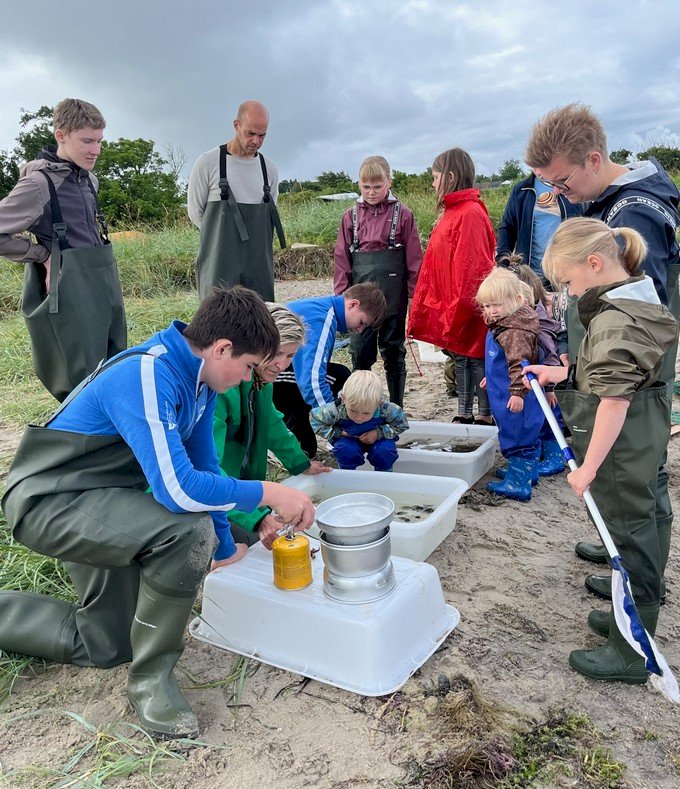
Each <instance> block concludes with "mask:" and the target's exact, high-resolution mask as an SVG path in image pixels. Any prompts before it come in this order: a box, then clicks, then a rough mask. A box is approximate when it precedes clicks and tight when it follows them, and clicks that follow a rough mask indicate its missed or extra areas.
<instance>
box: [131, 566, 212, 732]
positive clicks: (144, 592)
mask: <svg viewBox="0 0 680 789" xmlns="http://www.w3.org/2000/svg"><path fill="white" fill-rule="evenodd" d="M194 599H195V597H193V596H192V597H172V596H170V595H167V594H160V593H159V592H157V591H156V590H154V589H152V588H151V587H150V586H149V585H148V584H147V583H145V582H144V581H142V583H141V585H140V589H139V600H138V602H137V610H136V612H135V619H134V622H133V623H132V630H131V632H130V641H131V643H132V655H133V657H132V663H131V664H130V671H129V675H128V686H127V694H128V698H129V699H130V703H131V704H132V706H133V708H134V710H135V712H136V713H137V715H138V716H139V720H140V721H141V724H142V726H143V727H144V729H146V731H147V732H148V733H149V734H151V735H152V736H154V737H158V738H161V739H177V738H180V737H197V736H198V720H197V718H196V715H195V714H194V712H193V710H192V709H191V707H190V706H189V702H188V701H187V700H186V699H185V698H184V695H183V694H182V691H181V690H180V688H179V684H178V683H177V680H176V678H175V675H174V672H173V670H174V668H175V665H176V664H177V661H178V660H179V658H180V655H181V654H182V651H183V650H184V628H185V627H186V624H187V622H188V621H189V616H190V615H191V609H192V606H193V604H194Z"/></svg>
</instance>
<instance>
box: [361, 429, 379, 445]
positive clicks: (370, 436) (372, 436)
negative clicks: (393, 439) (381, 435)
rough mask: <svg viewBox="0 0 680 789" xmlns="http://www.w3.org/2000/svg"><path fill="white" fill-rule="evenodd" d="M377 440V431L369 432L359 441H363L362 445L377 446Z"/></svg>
mask: <svg viewBox="0 0 680 789" xmlns="http://www.w3.org/2000/svg"><path fill="white" fill-rule="evenodd" d="M377 440H378V431H377V430H368V431H366V432H365V433H362V434H361V435H360V436H359V441H361V443H362V444H375V442H376V441H377Z"/></svg>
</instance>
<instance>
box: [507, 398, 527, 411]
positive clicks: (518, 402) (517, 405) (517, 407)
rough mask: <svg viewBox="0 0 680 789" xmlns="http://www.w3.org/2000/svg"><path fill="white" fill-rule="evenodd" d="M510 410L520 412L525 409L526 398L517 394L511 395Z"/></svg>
mask: <svg viewBox="0 0 680 789" xmlns="http://www.w3.org/2000/svg"><path fill="white" fill-rule="evenodd" d="M508 410H509V411H512V413H513V414H519V413H520V412H521V411H523V410H524V400H523V399H522V398H521V397H518V396H517V395H510V399H509V400H508Z"/></svg>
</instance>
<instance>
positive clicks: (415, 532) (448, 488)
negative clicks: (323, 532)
mask: <svg viewBox="0 0 680 789" xmlns="http://www.w3.org/2000/svg"><path fill="white" fill-rule="evenodd" d="M283 484H284V485H288V486H289V487H291V488H297V489H298V490H302V491H304V492H305V493H307V494H308V495H309V496H311V497H312V498H314V499H318V500H320V501H325V500H326V499H329V498H331V496H339V495H340V494H341V493H359V492H360V493H382V494H383V496H388V497H389V498H390V499H392V501H393V502H394V504H395V513H396V514H395V518H394V520H393V521H392V523H391V524H390V540H391V544H392V555H393V556H403V557H404V558H405V559H412V560H413V561H416V562H421V561H423V560H424V559H427V557H428V556H429V555H430V554H431V553H432V551H434V549H435V548H436V547H437V546H438V545H439V543H440V542H442V540H443V539H444V538H445V537H447V536H448V535H449V534H451V532H452V531H453V528H454V526H455V525H456V514H457V512H458V500H459V499H460V497H461V496H462V495H463V493H465V491H466V490H467V489H468V486H467V483H466V482H463V481H462V480H460V479H452V478H451V477H432V476H421V475H418V476H416V475H415V474H398V473H395V472H385V471H362V472H361V473H358V472H357V471H345V470H342V469H333V471H329V472H328V473H326V474H315V475H314V476H311V477H310V476H308V475H305V474H299V475H298V476H296V477H290V478H289V479H286V480H284V482H283ZM414 505H415V506H422V507H433V508H434V511H433V512H431V513H423V514H422V516H421V517H420V519H419V520H415V521H413V522H410V523H408V522H405V521H404V520H399V510H400V508H401V507H403V506H414ZM309 533H310V534H311V535H312V536H313V537H318V536H319V529H318V527H317V525H316V524H314V526H312V528H311V529H310V530H309Z"/></svg>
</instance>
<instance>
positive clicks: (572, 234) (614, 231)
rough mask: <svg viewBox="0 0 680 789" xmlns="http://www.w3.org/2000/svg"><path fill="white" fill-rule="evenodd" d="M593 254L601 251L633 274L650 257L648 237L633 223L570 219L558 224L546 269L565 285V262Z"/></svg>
mask: <svg viewBox="0 0 680 789" xmlns="http://www.w3.org/2000/svg"><path fill="white" fill-rule="evenodd" d="M589 255H601V256H602V257H603V258H604V259H605V260H610V261H613V262H616V263H618V264H619V265H620V266H622V267H623V268H624V269H625V270H626V271H627V272H628V274H629V275H630V276H631V277H634V276H635V275H636V274H639V273H640V266H641V264H642V261H643V260H644V259H645V257H647V244H646V243H645V240H644V238H642V236H641V235H640V234H639V233H638V232H637V230H633V229H632V228H630V227H614V228H612V227H609V226H608V225H605V223H604V222H602V221H601V220H600V219H590V218H588V217H577V218H574V219H567V220H566V221H565V222H562V224H561V225H560V226H559V227H558V228H557V230H556V231H555V234H554V235H553V237H552V239H551V241H550V243H549V244H548V248H547V249H546V251H545V255H544V256H543V273H544V274H545V275H546V277H548V279H549V280H550V281H551V282H553V283H555V284H556V285H561V284H562V281H561V279H560V274H559V268H560V264H562V263H572V264H582V263H586V262H587V260H588V256H589Z"/></svg>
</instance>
